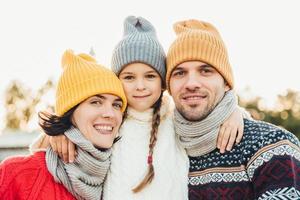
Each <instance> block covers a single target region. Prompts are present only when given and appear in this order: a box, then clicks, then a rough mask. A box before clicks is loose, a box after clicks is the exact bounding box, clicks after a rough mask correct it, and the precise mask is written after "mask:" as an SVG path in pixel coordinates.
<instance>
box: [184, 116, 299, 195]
mask: <svg viewBox="0 0 300 200" xmlns="http://www.w3.org/2000/svg"><path fill="white" fill-rule="evenodd" d="M189 199H191V200H196V199H197V200H198V199H226V200H234V199H300V142H299V140H298V139H297V137H296V136H295V135H293V134H292V133H290V132H288V131H286V130H284V129H281V128H278V127H276V126H274V125H272V124H269V123H265V122H261V121H254V120H247V119H245V120H244V136H243V139H242V141H241V142H240V143H239V144H237V145H234V147H233V149H232V150H231V151H229V152H226V153H225V154H220V153H219V151H218V150H217V149H216V150H214V151H212V152H210V153H209V154H206V155H203V156H198V157H190V173H189Z"/></svg>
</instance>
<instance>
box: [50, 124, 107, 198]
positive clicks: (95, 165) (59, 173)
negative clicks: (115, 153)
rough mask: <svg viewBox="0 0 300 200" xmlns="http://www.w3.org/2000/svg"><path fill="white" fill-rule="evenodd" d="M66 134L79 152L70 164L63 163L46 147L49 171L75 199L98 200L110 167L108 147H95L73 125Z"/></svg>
mask: <svg viewBox="0 0 300 200" xmlns="http://www.w3.org/2000/svg"><path fill="white" fill-rule="evenodd" d="M65 135H66V136H67V137H68V138H69V139H70V140H71V141H72V142H73V143H74V144H76V146H77V153H78V155H77V156H76V158H75V161H74V162H73V163H64V162H63V161H62V160H61V159H60V158H59V157H58V155H57V154H56V153H54V152H53V150H52V148H48V149H47V152H46V163H47V167H48V170H49V171H50V173H51V174H52V175H53V177H54V179H55V181H56V182H58V183H61V184H63V185H64V186H65V187H66V188H67V189H68V191H69V192H70V193H72V194H73V195H74V197H75V198H76V199H88V200H94V199H95V200H99V199H100V198H101V194H102V187H103V182H104V179H105V177H106V174H107V172H108V168H109V166H110V155H111V150H107V151H100V150H98V149H97V148H95V147H94V146H93V144H92V143H91V142H90V141H88V140H87V139H85V138H84V136H83V135H82V134H81V132H80V131H79V130H78V129H76V128H74V127H72V128H70V129H69V130H68V131H66V132H65Z"/></svg>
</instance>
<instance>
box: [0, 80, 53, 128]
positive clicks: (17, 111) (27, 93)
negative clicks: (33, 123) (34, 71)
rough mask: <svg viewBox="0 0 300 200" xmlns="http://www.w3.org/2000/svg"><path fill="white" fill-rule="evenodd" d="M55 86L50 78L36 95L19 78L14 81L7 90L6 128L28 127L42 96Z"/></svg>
mask: <svg viewBox="0 0 300 200" xmlns="http://www.w3.org/2000/svg"><path fill="white" fill-rule="evenodd" d="M53 87H54V84H53V81H52V80H50V79H49V80H48V81H47V82H46V83H45V84H44V85H43V86H42V87H41V88H40V89H38V91H37V93H36V95H34V94H33V93H32V91H31V90H30V89H28V88H25V87H24V86H23V85H22V84H21V83H20V82H18V81H17V80H14V81H12V82H11V84H10V85H9V86H8V88H7V90H6V92H5V109H6V113H5V129H10V130H18V129H21V130H24V129H26V128H27V123H28V122H29V120H30V119H31V118H32V116H33V115H34V114H35V107H36V106H37V105H38V103H40V100H41V98H42V96H43V95H44V94H45V93H46V92H47V91H48V90H50V89H51V88H53Z"/></svg>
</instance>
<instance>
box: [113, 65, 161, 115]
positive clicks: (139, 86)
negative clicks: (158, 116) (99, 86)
mask: <svg viewBox="0 0 300 200" xmlns="http://www.w3.org/2000/svg"><path fill="white" fill-rule="evenodd" d="M119 78H120V80H121V82H122V84H123V88H124V91H125V94H126V97H127V101H128V105H129V106H130V107H132V108H133V109H135V110H137V111H140V112H143V111H145V110H147V109H149V108H151V107H152V106H153V105H154V104H155V102H156V101H157V100H158V99H159V97H160V95H161V93H162V85H161V78H160V76H159V74H158V73H157V72H156V71H155V70H154V69H153V68H152V67H150V66H149V65H146V64H143V63H132V64H129V65H127V66H126V67H125V68H124V69H123V70H122V71H121V73H120V75H119Z"/></svg>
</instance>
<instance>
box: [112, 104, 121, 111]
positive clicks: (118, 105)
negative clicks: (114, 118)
mask: <svg viewBox="0 0 300 200" xmlns="http://www.w3.org/2000/svg"><path fill="white" fill-rule="evenodd" d="M122 106H123V105H122V103H114V104H113V107H114V108H115V109H117V110H121V108H122Z"/></svg>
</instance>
